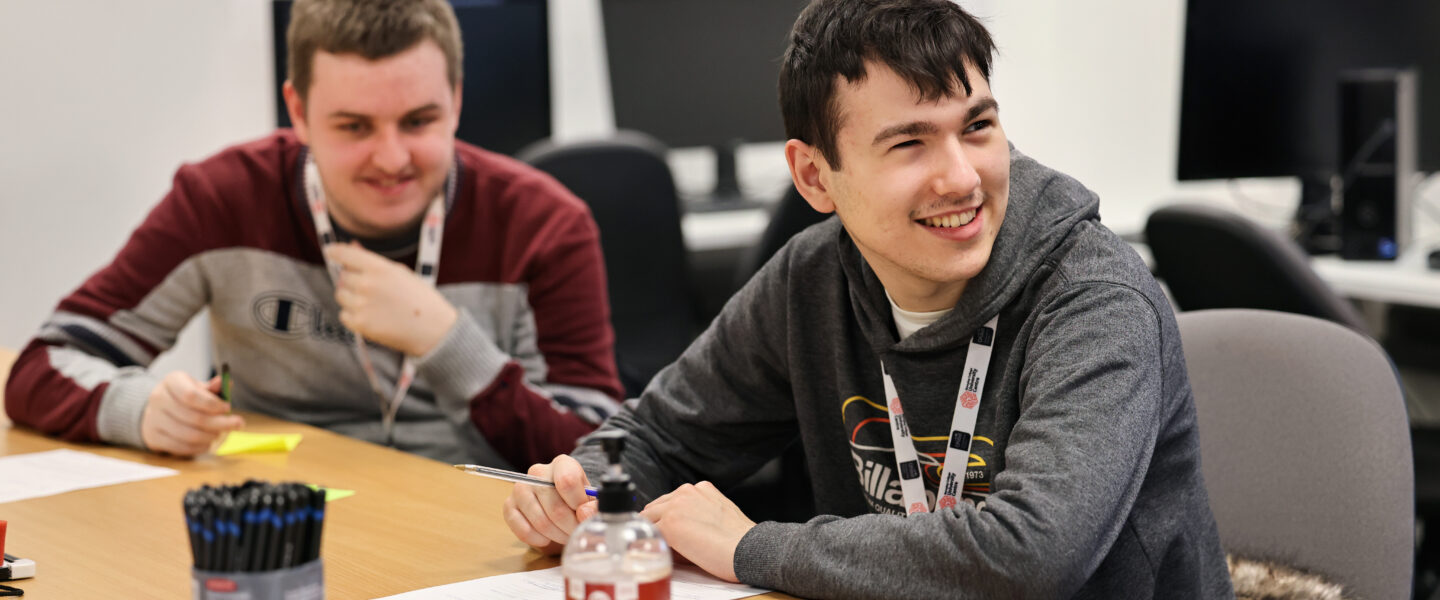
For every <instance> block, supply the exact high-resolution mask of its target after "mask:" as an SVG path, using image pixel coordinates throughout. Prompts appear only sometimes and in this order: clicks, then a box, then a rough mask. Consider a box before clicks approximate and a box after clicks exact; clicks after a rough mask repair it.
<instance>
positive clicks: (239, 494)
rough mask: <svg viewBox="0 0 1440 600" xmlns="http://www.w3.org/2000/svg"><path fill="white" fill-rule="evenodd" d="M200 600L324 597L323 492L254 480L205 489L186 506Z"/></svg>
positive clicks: (193, 577)
mask: <svg viewBox="0 0 1440 600" xmlns="http://www.w3.org/2000/svg"><path fill="white" fill-rule="evenodd" d="M182 506H183V508H184V515H185V527H186V530H187V532H188V534H189V539H190V555H191V558H192V560H193V561H194V563H193V564H194V568H193V570H192V571H191V586H190V587H191V596H192V597H193V598H195V599H196V600H234V599H239V598H247V599H254V600H264V599H266V598H274V599H277V600H279V599H282V598H283V599H284V600H311V599H315V600H318V599H320V598H324V597H325V577H324V569H323V568H322V563H321V561H320V541H321V536H322V533H323V530H324V525H325V490H324V489H323V488H312V487H310V486H307V485H304V484H301V483H278V484H272V483H268V482H263V481H256V480H253V479H252V480H250V481H246V482H245V483H243V484H241V485H225V486H219V487H211V486H209V485H205V486H201V487H200V488H199V489H193V490H190V491H188V492H186V493H185V499H184V501H183V503H182Z"/></svg>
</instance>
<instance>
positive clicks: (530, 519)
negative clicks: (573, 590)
mask: <svg viewBox="0 0 1440 600" xmlns="http://www.w3.org/2000/svg"><path fill="white" fill-rule="evenodd" d="M529 475H530V476H531V477H535V478H538V479H540V480H541V481H553V482H554V484H553V487H551V486H547V485H545V484H539V485H517V486H515V489H513V490H511V491H510V496H509V497H508V498H506V499H505V506H504V508H502V509H501V515H502V516H504V517H505V524H506V525H507V526H509V527H510V531H513V532H514V533H515V537H518V538H520V541H522V542H525V543H526V544H529V545H530V546H532V547H534V548H535V549H536V550H539V551H540V552H544V553H546V554H558V553H560V551H561V550H563V549H564V548H565V542H566V541H568V540H569V539H570V532H572V531H574V530H575V527H576V526H577V525H579V524H580V522H581V521H584V520H585V519H588V518H590V517H591V516H593V515H594V514H595V513H596V512H599V508H600V507H599V503H598V502H596V501H595V499H594V498H591V497H590V496H588V495H587V492H588V491H590V490H591V489H592V488H589V487H587V486H588V485H589V483H590V480H589V478H587V477H586V476H585V469H583V468H581V467H580V463H578V462H576V461H575V459H573V458H570V457H569V456H567V455H564V454H561V455H560V456H557V457H555V460H553V461H551V462H550V463H548V464H540V465H534V466H531V467H530V472H529Z"/></svg>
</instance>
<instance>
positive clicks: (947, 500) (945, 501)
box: [935, 496, 955, 508]
mask: <svg viewBox="0 0 1440 600" xmlns="http://www.w3.org/2000/svg"><path fill="white" fill-rule="evenodd" d="M935 508H955V497H954V496H941V497H940V501H939V502H937V503H936V504H935Z"/></svg>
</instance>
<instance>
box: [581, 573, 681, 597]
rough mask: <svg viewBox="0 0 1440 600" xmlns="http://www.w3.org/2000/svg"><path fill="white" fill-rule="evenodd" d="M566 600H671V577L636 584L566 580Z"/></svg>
mask: <svg viewBox="0 0 1440 600" xmlns="http://www.w3.org/2000/svg"><path fill="white" fill-rule="evenodd" d="M565 598H566V600H670V576H668V575H667V576H665V577H664V578H662V579H656V580H655V581H649V582H646V583H641V584H636V583H633V582H627V583H591V582H588V581H581V580H579V579H566V580H565Z"/></svg>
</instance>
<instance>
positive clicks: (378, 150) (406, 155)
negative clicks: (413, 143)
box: [370, 127, 410, 173]
mask: <svg viewBox="0 0 1440 600" xmlns="http://www.w3.org/2000/svg"><path fill="white" fill-rule="evenodd" d="M370 161H371V162H372V163H374V164H375V167H376V168H378V169H380V170H381V171H384V172H386V173H398V172H400V171H402V170H404V169H405V167H407V166H409V165H410V149H409V147H407V146H406V145H405V140H404V138H403V137H402V136H401V135H400V131H399V130H398V129H397V128H394V127H386V128H382V130H381V132H380V135H378V136H376V138H375V147H374V149H373V151H372V152H371V154H370Z"/></svg>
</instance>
